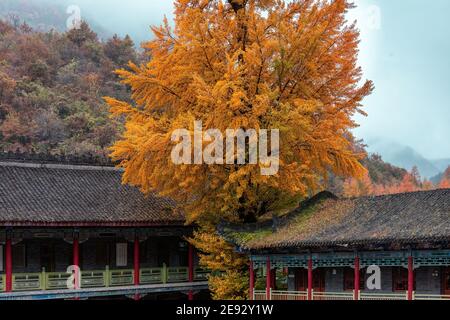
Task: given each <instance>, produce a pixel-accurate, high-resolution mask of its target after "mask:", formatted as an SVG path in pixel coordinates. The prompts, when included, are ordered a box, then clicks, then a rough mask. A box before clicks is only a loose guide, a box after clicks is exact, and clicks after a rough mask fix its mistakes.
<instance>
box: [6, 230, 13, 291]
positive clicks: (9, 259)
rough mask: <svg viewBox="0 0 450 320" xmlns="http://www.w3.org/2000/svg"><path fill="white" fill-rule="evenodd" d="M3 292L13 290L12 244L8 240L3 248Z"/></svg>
mask: <svg viewBox="0 0 450 320" xmlns="http://www.w3.org/2000/svg"><path fill="white" fill-rule="evenodd" d="M5 255H6V257H5V277H6V279H5V282H6V283H5V290H6V292H11V291H12V289H13V270H12V242H11V239H10V238H7V239H6V247H5Z"/></svg>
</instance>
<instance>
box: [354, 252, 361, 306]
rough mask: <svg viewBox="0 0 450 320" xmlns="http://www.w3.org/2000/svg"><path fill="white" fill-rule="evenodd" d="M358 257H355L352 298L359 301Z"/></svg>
mask: <svg viewBox="0 0 450 320" xmlns="http://www.w3.org/2000/svg"><path fill="white" fill-rule="evenodd" d="M359 269H360V267H359V257H358V256H356V257H355V285H354V288H355V296H354V297H353V299H354V300H359V280H360V279H359Z"/></svg>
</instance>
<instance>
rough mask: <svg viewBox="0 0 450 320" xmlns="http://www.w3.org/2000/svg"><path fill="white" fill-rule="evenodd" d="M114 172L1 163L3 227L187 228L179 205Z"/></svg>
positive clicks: (0, 196) (1, 218)
mask: <svg viewBox="0 0 450 320" xmlns="http://www.w3.org/2000/svg"><path fill="white" fill-rule="evenodd" d="M121 175H122V173H121V172H120V171H119V170H116V169H114V168H107V167H88V166H67V165H35V164H30V163H16V162H0V225H3V226H5V225H6V226H8V225H70V226H72V225H73V226H75V225H90V224H94V225H105V226H107V225H124V226H128V225H129V226H135V225H139V226H146V225H149V226H150V225H167V224H171V225H183V224H184V217H183V215H182V214H181V213H180V212H179V211H178V210H175V209H174V208H175V203H174V201H171V200H170V199H167V198H160V197H156V196H154V195H150V196H144V195H143V194H142V193H141V192H140V191H139V190H138V189H137V188H134V187H131V186H126V185H122V183H121Z"/></svg>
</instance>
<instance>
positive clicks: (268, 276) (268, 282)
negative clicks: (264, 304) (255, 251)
mask: <svg viewBox="0 0 450 320" xmlns="http://www.w3.org/2000/svg"><path fill="white" fill-rule="evenodd" d="M271 269H272V268H271V267H270V257H267V262H266V299H267V300H270V299H271V294H270V293H271V288H272V279H271V278H272V277H271V276H272V272H271Z"/></svg>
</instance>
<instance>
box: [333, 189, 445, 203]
mask: <svg viewBox="0 0 450 320" xmlns="http://www.w3.org/2000/svg"><path fill="white" fill-rule="evenodd" d="M437 191H450V188H436V189H432V190H417V191H405V192H399V193H387V194H379V195H367V196H360V197H348V198H339V200H355V199H374V198H384V197H392V196H402V195H411V194H418V193H433V192H437Z"/></svg>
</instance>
